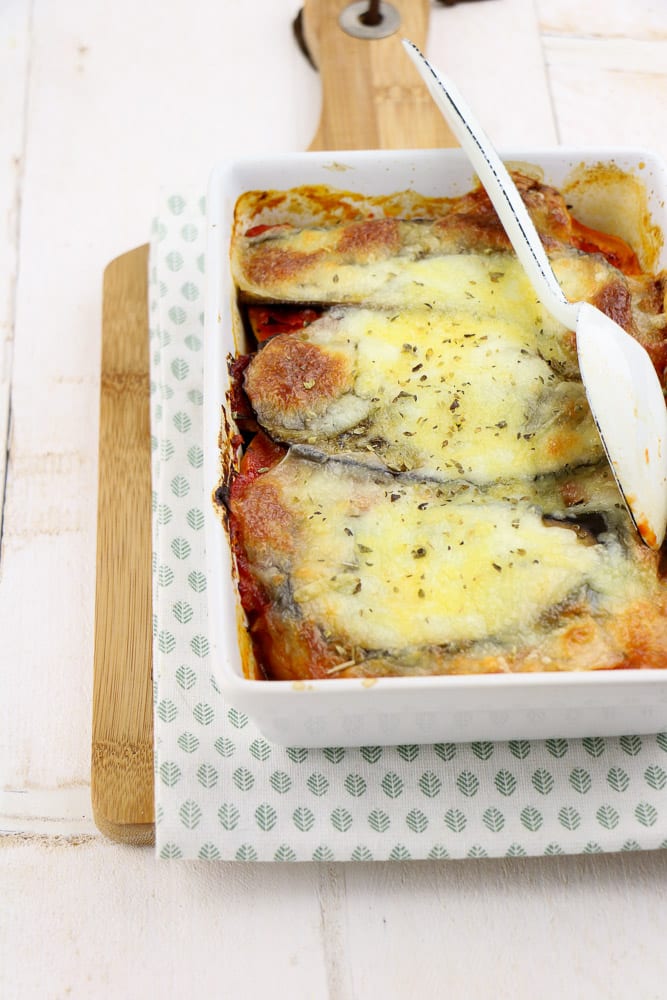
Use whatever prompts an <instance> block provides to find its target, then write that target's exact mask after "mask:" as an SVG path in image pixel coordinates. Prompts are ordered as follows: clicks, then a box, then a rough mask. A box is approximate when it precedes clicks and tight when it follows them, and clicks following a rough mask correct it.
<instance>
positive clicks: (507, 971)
mask: <svg viewBox="0 0 667 1000" xmlns="http://www.w3.org/2000/svg"><path fill="white" fill-rule="evenodd" d="M300 6H301V0H256V4H255V5H254V6H253V8H252V12H250V10H249V5H248V4H245V3H242V2H240V0H239V2H236V3H231V2H228V3H220V2H219V0H218V2H216V3H213V2H211V0H203V2H202V3H201V4H198V5H193V4H192V3H189V2H186V0H165V2H164V3H163V4H162V5H161V7H160V15H159V17H156V16H155V9H154V8H153V6H152V5H138V4H137V3H136V0H133V2H130V0H118V2H117V3H115V4H114V5H113V7H112V6H110V5H104V4H101V3H98V2H93V3H91V2H90V0H85V2H84V0H71V2H70V3H69V4H68V5H67V12H66V16H63V5H62V4H47V3H34V2H31V0H12V2H10V3H9V4H2V5H0V29H1V30H0V42H1V44H2V53H3V63H2V66H0V77H3V74H4V70H5V69H7V74H4V75H6V77H7V80H8V81H11V89H7V90H6V92H5V93H4V94H3V100H4V103H3V111H4V112H5V113H4V114H3V116H2V121H1V122H0V145H3V148H4V150H5V152H6V160H5V167H6V168H7V176H10V175H11V173H12V170H13V167H12V168H9V167H8V165H9V163H10V157H11V156H12V155H13V153H14V150H15V148H16V154H17V156H19V155H20V156H21V159H22V161H23V163H24V165H25V173H24V178H23V183H22V197H21V206H22V208H21V214H22V223H21V228H20V232H17V230H16V228H15V227H14V226H8V225H7V224H5V226H4V227H0V256H1V255H2V253H3V252H4V253H5V256H4V257H2V259H4V260H7V261H9V264H10V266H12V267H13V266H14V265H13V263H12V262H13V261H15V260H18V261H19V262H20V281H19V282H18V290H17V309H16V313H15V315H16V327H15V328H16V339H15V348H14V355H15V356H14V364H13V368H12V427H13V431H12V435H11V439H10V461H9V465H8V476H7V489H6V498H7V499H6V507H5V537H4V545H3V553H2V560H1V563H0V631H1V633H2V637H3V652H2V664H3V670H2V671H0V692H1V693H2V697H1V699H0V705H1V706H2V707H1V708H0V716H1V717H2V733H1V735H0V771H1V772H2V774H1V777H0V830H1V831H2V832H3V833H5V834H7V835H6V836H4V837H3V838H2V839H1V840H0V878H1V879H2V885H3V901H4V904H5V905H4V906H3V911H2V912H3V914H4V915H5V920H4V922H3V921H2V919H1V918H0V939H1V940H2V948H1V951H2V961H0V994H2V996H3V1000H5V998H7V1000H10V998H11V1000H14V998H15V1000H23V998H25V997H65V996H68V997H91V996H94V997H105V998H112V997H132V996H135V995H142V994H143V993H146V992H148V993H153V994H156V995H158V996H160V997H167V998H175V997H183V996H185V997H189V996H195V995H196V996H202V997H207V996H217V995H219V994H220V993H221V992H224V994H225V995H229V996H240V997H243V998H244V1000H246V998H247V1000H259V998H265V997H266V996H267V994H268V993H270V992H271V991H273V992H275V990H276V984H277V983H279V984H280V988H279V992H280V993H281V994H284V995H286V996H295V997H301V996H306V997H312V998H316V1000H366V998H374V997H379V996H382V997H385V998H386V1000H403V998H404V997H405V996H406V995H410V993H411V992H415V991H416V992H418V993H419V994H420V996H421V997H422V998H424V1000H439V998H440V997H441V996H442V995H443V992H450V993H454V995H461V996H463V997H466V998H471V1000H477V998H486V997H489V996H493V997H495V998H497V1000H522V998H526V997H530V996H533V995H535V993H538V994H539V995H540V996H542V997H545V998H546V1000H560V998H562V997H572V998H577V997H585V998H586V1000H626V998H627V997H628V995H633V996H636V997H641V998H645V997H656V998H657V997H662V996H663V995H664V992H665V988H664V984H665V981H666V979H667V956H666V954H665V949H664V947H663V940H662V938H663V931H662V924H663V918H664V912H665V901H666V898H667V851H654V852H650V853H644V852H636V851H633V852H627V853H622V854H618V855H613V856H610V855H579V856H569V857H560V858H559V857H547V858H531V859H520V858H514V859H497V860H492V859H487V860H483V861H480V860H474V861H463V862H447V863H443V862H440V861H433V862H420V863H418V864H415V863H413V862H404V863H403V862H391V863H387V864H377V863H369V864H363V863H354V864H352V863H350V864H337V865H335V864H331V865H326V864H322V865H312V864H310V865H278V864H267V865H239V864H236V863H232V862H230V863H218V864H211V863H209V862H192V863H182V862H179V863H177V864H169V863H160V864H156V863H155V860H154V858H153V854H152V852H151V851H150V850H136V849H134V848H128V847H124V846H121V845H118V844H115V843H113V842H110V841H108V840H107V839H106V838H104V837H103V836H102V835H101V834H99V835H98V833H97V830H96V828H95V827H94V825H93V823H92V820H91V819H90V811H89V810H90V800H89V790H88V777H89V762H90V719H91V702H90V695H91V679H92V670H91V663H92V636H93V616H92V612H93V591H94V583H93V581H94V566H95V536H96V523H95V504H94V493H95V484H96V479H97V451H98V434H97V409H98V400H99V386H98V375H99V336H98V331H99V328H100V321H99V312H100V305H101V282H102V273H103V269H104V267H105V265H106V263H107V262H108V261H109V260H111V259H112V258H113V257H115V256H116V255H117V254H119V253H122V252H123V251H124V250H126V249H127V248H129V247H133V246H136V245H138V244H139V243H141V242H143V240H144V239H145V238H146V237H145V234H146V232H147V231H148V227H149V225H150V219H151V213H152V210H153V207H154V204H155V195H156V185H157V184H158V183H164V184H170V183H172V182H174V181H176V182H181V181H184V180H185V181H188V182H190V181H201V183H202V184H203V183H204V181H205V177H206V174H207V171H208V169H209V167H210V164H211V163H212V162H213V160H214V159H215V158H216V157H219V156H221V155H225V154H226V153H227V152H228V151H232V152H233V151H234V150H238V149H242V150H244V151H248V152H251V153H262V154H264V153H266V154H271V153H273V152H281V151H283V150H285V149H299V148H305V147H306V146H308V144H309V142H310V140H311V138H312V136H313V133H314V131H315V128H316V125H317V121H318V117H319V102H320V98H319V79H318V76H317V75H316V74H315V73H314V72H313V70H312V69H311V68H310V67H309V66H308V64H307V63H306V61H305V59H304V58H303V56H302V55H301V54H300V53H299V52H298V50H297V49H296V46H295V44H294V42H293V39H292V36H291V28H290V25H291V18H292V17H293V16H294V15H295V14H296V11H297V10H298V8H299V7H300ZM536 9H537V10H538V11H539V12H540V13H542V15H543V17H542V21H543V32H542V45H541V44H540V35H539V32H538V31H537V28H536V23H535V10H536ZM21 11H24V12H25V15H26V23H27V19H28V14H29V13H30V18H31V27H30V30H29V31H28V30H24V29H23V28H22V27H21V25H20V24H18V25H17V24H16V21H15V18H16V17H17V16H18V15H20V13H21ZM666 21H667V5H665V4H660V3H656V2H655V0H637V2H633V3H632V4H629V3H627V0H611V2H610V0H604V2H603V0H592V2H591V3H590V4H582V3H581V2H580V0H539V3H537V4H535V3H534V2H533V0H484V2H479V3H470V4H468V3H460V4H457V5H456V6H455V7H452V8H445V7H442V8H440V7H439V5H434V6H432V8H431V20H430V30H429V46H428V51H429V52H430V54H431V56H432V58H433V59H434V60H435V61H437V64H438V65H439V66H442V67H443V69H446V70H447V72H448V73H449V74H450V75H451V76H452V77H453V78H454V79H455V80H456V82H457V84H458V85H459V86H460V88H461V90H462V92H463V93H465V95H466V97H467V99H468V101H469V103H470V104H471V105H472V106H473V107H474V108H475V110H476V111H477V112H478V114H479V116H480V118H481V119H482V122H483V124H484V127H485V128H486V130H487V131H488V133H489V135H490V136H491V137H492V139H493V140H494V142H496V143H497V144H498V145H499V146H500V147H501V148H502V147H504V148H509V147H512V146H514V145H516V146H520V145H528V144H529V143H538V144H550V143H553V141H554V139H555V136H556V129H555V122H557V124H558V128H559V134H560V135H561V136H563V137H567V139H568V140H570V139H576V141H586V140H587V137H588V135H589V134H590V131H591V128H592V127H594V128H595V131H596V138H598V137H599V136H602V133H603V132H604V133H605V134H604V138H605V141H608V142H613V141H619V140H620V139H622V137H623V135H624V134H625V132H626V129H627V128H632V130H633V131H636V132H639V130H640V129H641V130H643V131H645V133H646V135H648V136H650V137H651V142H650V144H651V145H652V146H656V145H658V146H659V147H660V148H661V149H662V151H663V155H664V154H665V148H666V144H665V139H664V137H665V136H667V102H665V101H664V99H663V100H662V102H661V101H660V95H661V94H664V92H665V91H664V86H665V83H664V75H663V74H662V73H661V74H658V75H656V74H655V73H654V72H653V71H651V72H647V73H638V72H636V68H637V67H636V64H635V62H634V45H632V44H631V43H632V42H633V41H634V40H637V39H641V40H646V41H648V40H649V39H652V40H653V41H655V43H656V45H657V46H660V45H661V44H663V41H664V39H665V37H667V34H666V31H665V22H666ZM618 36H621V37H622V38H624V39H626V40H627V42H628V46H627V47H624V48H621V49H616V50H614V60H615V67H614V69H615V72H613V69H612V68H611V67H610V69H609V72H607V71H606V70H603V69H601V67H600V62H601V56H600V55H599V53H601V52H602V51H603V50H604V51H607V40H608V39H611V38H612V37H618ZM570 42H571V43H572V44H571V46H570V44H569V43H570ZM566 43H567V47H566ZM84 50H85V51H84ZM21 51H23V53H24V54H26V55H27V54H29V60H28V59H25V60H18V59H17V56H18V55H19V54H20V52H21ZM193 51H196V53H197V58H196V59H192V58H190V56H189V55H188V53H190V55H191V53H192V52H193ZM119 52H122V53H123V72H121V73H118V65H119V55H118V54H119ZM258 52H259V53H260V54H261V53H265V52H266V53H269V54H270V58H266V59H265V58H263V57H260V58H259V59H258V60H256V61H255V63H254V68H253V74H252V85H251V84H250V83H248V84H247V85H246V81H247V80H248V65H249V60H251V61H252V59H253V56H254V55H255V54H256V53H258ZM575 56H576V60H577V62H576V63H575ZM630 58H632V60H633V61H632V62H629V59H630ZM12 59H13V60H14V63H13V64H12ZM186 63H187V73H183V72H181V71H180V70H179V67H180V68H182V67H183V66H184V65H185V64H186ZM24 65H25V69H23V67H24ZM10 66H13V68H12V70H11V72H9V68H10ZM545 68H546V69H547V70H548V74H549V80H550V83H551V88H552V90H551V94H552V97H553V106H552V108H551V109H550V105H549V91H548V90H547V87H546V80H545ZM26 75H27V77H28V79H29V81H30V82H29V87H28V92H29V101H28V102H27V117H26V130H25V141H23V140H21V141H20V143H19V142H16V143H15V142H14V140H13V139H12V138H11V136H12V134H17V135H18V132H16V133H13V132H12V128H13V127H14V126H13V125H12V121H14V124H16V122H17V121H18V120H17V119H12V118H11V115H9V114H8V112H7V102H8V101H12V102H16V98H17V92H18V89H19V88H22V87H23V82H24V78H25V76H26ZM239 80H243V81H244V86H243V88H242V90H241V89H240V88H239V83H238V81H239ZM610 81H613V84H614V91H613V98H612V97H610V92H609V88H608V85H609V83H610ZM626 82H627V83H628V84H630V86H629V87H628V88H627V89H626ZM229 94H233V95H234V99H233V100H230V99H227V95H229ZM619 102H621V103H619ZM647 107H648V108H649V109H650V112H649V113H646V111H645V109H646V108H647ZM615 108H617V109H618V110H617V111H616V112H615V111H614V109H615ZM552 111H553V114H552ZM73 129H74V130H75V132H76V135H78V136H85V142H84V141H81V142H62V141H57V140H58V137H62V136H63V135H66V136H67V135H69V134H70V133H71V132H72V130H73ZM3 139H4V142H3ZM100 149H103V150H104V155H103V156H100V152H99V151H100ZM3 169H5V168H2V167H0V173H2V170H3ZM3 176H5V175H4V174H3ZM10 190H11V189H10V188H9V187H8V188H7V190H6V191H3V196H6V199H7V203H8V204H9V203H10ZM5 218H6V217H5ZM5 278H6V279H7V280H6V282H5V287H9V279H8V275H7V274H6V275H5ZM1 443H2V446H3V448H4V447H5V444H6V442H5V441H4V440H2V442H1ZM603 784H604V783H603ZM524 792H525V794H526V796H527V801H528V800H529V799H530V793H531V789H525V790H524ZM574 794H575V793H573V795H574ZM607 794H608V795H612V796H613V795H614V794H615V793H613V792H612V791H611V790H608V793H607ZM647 794H648V795H650V789H649V788H648V786H646V785H644V786H643V787H639V786H638V787H636V788H632V787H631V788H630V789H629V790H628V792H627V793H626V795H634V796H636V801H640V799H641V798H642V797H643V796H646V795H647ZM221 798H222V796H221ZM545 801H546V800H545ZM547 804H548V803H547ZM576 804H577V803H576V802H575V801H574V800H573V805H575V806H576ZM444 808H445V807H444V806H443V810H444ZM362 833H363V831H361V830H360V836H361V834H362ZM482 937H483V939H484V942H485V947H484V960H483V961H480V939H481V938H482ZM36 940H37V941H39V942H40V954H39V957H38V958H36V956H35V941H36ZM258 940H261V941H262V950H263V960H262V962H259V963H258V962H257V942H258ZM212 956H213V957H212Z"/></svg>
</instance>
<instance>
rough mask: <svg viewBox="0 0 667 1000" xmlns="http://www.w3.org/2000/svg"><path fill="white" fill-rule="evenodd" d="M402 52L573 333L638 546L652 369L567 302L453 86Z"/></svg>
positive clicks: (649, 456) (665, 461) (650, 493)
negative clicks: (635, 533) (637, 537)
mask: <svg viewBox="0 0 667 1000" xmlns="http://www.w3.org/2000/svg"><path fill="white" fill-rule="evenodd" d="M403 45H404V46H405V49H406V51H407V53H408V55H409V56H410V57H411V59H412V61H413V62H414V64H415V65H416V67H417V69H418V70H419V72H420V74H421V76H422V77H423V79H424V81H425V83H426V85H427V87H428V89H429V91H430V93H431V96H432V97H433V100H434V101H435V103H436V104H437V106H438V107H439V109H440V111H441V112H442V114H443V115H444V117H445V119H446V121H447V123H448V125H449V127H450V128H451V130H452V132H453V133H454V135H455V136H456V138H457V139H458V140H459V142H460V143H461V146H462V147H463V149H464V151H465V152H466V154H467V155H468V158H469V160H470V162H471V163H472V165H473V167H474V168H475V170H476V171H477V174H478V176H479V179H480V181H481V182H482V184H483V185H484V187H485V188H486V191H487V194H488V195H489V198H490V199H491V201H492V203H493V206H494V208H495V210H496V212H497V213H498V216H499V217H500V221H501V222H502V224H503V226H504V228H505V231H506V233H507V235H508V237H509V240H510V242H511V244H512V246H513V247H514V251H515V253H516V255H517V257H518V258H519V261H520V262H521V264H522V266H523V268H524V270H525V272H526V274H527V276H528V278H529V279H530V282H531V284H532V286H533V288H534V289H535V292H536V294H537V295H538V297H539V299H540V301H541V302H542V304H543V305H544V307H545V308H546V309H547V310H548V311H549V312H550V313H551V314H552V315H553V316H554V318H555V319H557V320H558V321H559V322H560V323H562V324H563V325H564V326H566V327H567V328H568V329H569V330H574V331H575V332H576V338H577V354H578V358H579V368H580V371H581V378H582V382H583V384H584V388H585V390H586V397H587V399H588V404H589V406H590V408H591V413H592V414H593V419H594V420H595V423H596V425H597V428H598V431H599V432H600V438H601V439H602V444H603V446H604V450H605V452H606V454H607V458H608V459H609V464H610V466H611V470H612V472H613V474H614V478H615V480H616V483H617V485H618V488H619V490H620V493H621V496H622V497H623V499H624V501H625V504H626V506H627V508H628V511H629V513H630V517H631V518H632V520H633V522H634V524H635V527H636V528H637V531H638V532H639V535H640V537H641V538H642V540H643V541H644V542H645V543H646V545H648V546H649V547H650V548H652V549H658V548H660V546H661V545H662V542H663V540H664V538H665V531H666V529H667V406H666V405H665V398H664V395H663V391H662V387H661V385H660V381H659V379H658V376H657V374H656V371H655V368H654V367H653V363H652V362H651V359H650V358H649V356H648V354H647V353H646V351H645V350H644V348H643V347H642V346H641V344H639V343H638V342H637V341H636V340H635V339H634V338H633V337H631V336H630V334H628V333H626V332H625V330H623V328H622V327H620V326H619V325H618V323H615V322H614V321H613V320H611V319H609V317H608V316H606V315H605V314H604V313H603V312H601V311H600V310H599V309H596V308H595V306H592V305H590V304H589V303H588V302H569V301H568V300H567V299H566V298H565V295H564V294H563V291H562V289H561V287H560V285H559V284H558V281H557V280H556V276H555V274H554V273H553V271H552V269H551V265H550V263H549V259H548V257H547V255H546V252H545V250H544V247H543V246H542V242H541V240H540V238H539V236H538V234H537V231H536V229H535V226H534V225H533V222H532V220H531V218H530V216H529V214H528V211H527V209H526V206H525V205H524V203H523V200H522V198H521V195H520V194H519V192H518V191H517V189H516V186H515V184H514V182H513V180H512V178H511V177H510V175H509V174H508V172H507V170H506V169H505V166H504V165H503V163H502V161H501V159H500V157H499V156H498V154H497V153H496V151H495V149H494V148H493V146H492V145H491V142H490V141H489V139H488V138H487V136H486V135H485V133H484V131H483V130H482V128H481V127H480V125H479V124H478V123H477V122H476V121H475V118H474V116H473V115H472V114H471V112H470V109H469V108H468V107H467V106H466V104H465V102H464V100H463V99H462V97H461V95H460V94H459V93H458V91H457V89H456V87H455V86H454V85H453V84H452V83H451V82H450V81H449V80H447V79H446V78H445V77H444V76H443V75H442V74H441V73H439V72H437V71H436V70H435V69H434V68H433V67H432V66H431V64H430V63H429V62H428V61H427V60H426V59H425V58H424V56H423V55H422V53H421V52H420V51H419V49H418V48H417V46H416V45H415V44H414V43H413V42H410V41H408V40H407V39H405V40H404V41H403Z"/></svg>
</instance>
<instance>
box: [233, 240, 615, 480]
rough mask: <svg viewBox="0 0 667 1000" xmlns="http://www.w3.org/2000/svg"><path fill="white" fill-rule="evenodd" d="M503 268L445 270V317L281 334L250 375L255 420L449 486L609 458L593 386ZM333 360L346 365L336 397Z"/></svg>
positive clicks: (365, 312) (454, 265)
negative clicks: (591, 398) (592, 407)
mask: <svg viewBox="0 0 667 1000" xmlns="http://www.w3.org/2000/svg"><path fill="white" fill-rule="evenodd" d="M498 266H499V265H498V264H497V263H495V264H494V263H493V262H492V261H489V260H488V258H484V257H475V256H472V255H470V256H461V257H453V258H451V259H450V260H448V261H447V268H446V269H445V270H444V271H443V275H442V276H443V281H444V287H445V288H446V289H450V288H451V289H452V294H451V296H450V295H449V294H444V295H443V297H442V302H443V309H439V310H437V311H436V310H429V309H424V308H422V309H414V308H413V309H410V310H401V311H396V312H390V311H382V310H369V309H347V310H334V311H332V312H331V313H329V314H327V315H325V317H323V318H322V319H321V320H319V321H318V322H316V323H313V324H312V325H311V326H310V327H308V328H307V330H305V331H303V332H302V333H299V334H286V335H284V336H282V337H278V338H275V340H274V341H271V342H269V343H268V344H267V345H266V346H265V347H264V349H263V350H262V351H260V352H259V354H258V355H257V356H256V358H255V359H254V361H253V362H252V363H251V365H250V368H249V371H248V373H247V375H246V389H247V392H248V395H249V397H250V400H251V402H252V404H253V408H254V409H255V412H256V413H257V416H258V419H259V421H260V422H261V423H262V425H263V426H264V427H265V428H266V429H267V430H268V431H269V433H270V434H271V435H272V436H274V437H277V438H279V439H280V440H282V441H285V442H288V443H292V444H294V443H301V444H307V445H311V446H313V447H314V448H315V449H317V450H320V451H322V452H324V453H327V454H334V455H335V454H339V453H348V454H351V455H355V456H356V457H358V458H359V459H360V460H363V459H365V460H368V458H369V455H370V454H372V455H375V456H376V457H378V458H379V459H380V460H381V461H382V462H383V463H384V464H385V465H386V466H387V467H388V468H390V469H392V470H396V471H414V472H416V473H418V474H423V475H424V476H427V477H435V478H438V479H440V480H447V479H461V478H463V479H466V480H469V481H471V482H475V483H488V482H493V481H494V480H496V479H499V478H500V479H502V478H507V477H508V475H509V476H511V478H523V479H529V478H533V477H535V476H538V475H543V474H545V473H550V472H553V471H556V470H558V469H562V468H563V467H566V466H574V465H578V464H582V463H591V462H595V461H597V460H599V459H600V458H601V457H602V446H601V443H600V440H599V435H598V433H597V430H596V428H595V425H594V423H593V420H592V417H591V416H590V411H589V408H588V404H587V402H586V398H585V393H584V390H583V386H582V385H581V382H580V381H578V380H577V381H573V380H565V379H563V378H562V377H561V375H560V374H559V373H560V372H561V371H565V372H566V374H569V373H571V372H575V373H576V372H577V367H576V358H575V357H574V356H573V354H572V350H571V346H570V342H569V340H568V339H567V338H566V336H565V331H564V329H563V328H562V327H558V326H557V325H556V324H554V323H547V324H545V323H544V320H543V317H542V311H541V308H540V306H539V303H537V302H536V301H535V298H534V296H533V295H532V292H531V291H530V289H529V288H528V287H527V286H526V283H525V280H524V277H523V272H522V271H521V268H520V266H519V265H518V264H517V263H516V262H515V261H512V260H509V259H505V260H504V261H503V270H502V271H500V270H494V269H493V268H494V267H496V268H497V267H498ZM466 307H467V308H466ZM296 342H300V343H303V344H304V347H303V350H302V351H299V349H298V347H297V346H296ZM305 345H308V348H307V349H306V347H305ZM313 345H314V346H316V347H317V348H319V351H317V352H314V353H313V349H312V348H313ZM288 352H289V363H288V364H286V365H285V366H284V367H281V368H280V369H279V370H278V361H277V358H279V357H280V356H281V355H283V354H287V353H288ZM324 357H328V358H329V361H330V364H329V366H328V367H329V369H333V368H334V366H337V367H338V368H340V366H341V365H343V364H344V365H345V369H346V370H345V377H340V378H339V380H338V383H337V391H335V392H332V391H331V382H332V379H331V378H330V377H329V378H322V372H323V371H324V370H326V368H327V366H326V364H325V363H324V361H323V358H324ZM303 387H306V389H305V391H304V388H303Z"/></svg>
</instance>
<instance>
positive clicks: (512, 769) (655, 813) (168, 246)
mask: <svg viewBox="0 0 667 1000" xmlns="http://www.w3.org/2000/svg"><path fill="white" fill-rule="evenodd" d="M205 237H206V218H205V200H204V198H203V196H202V194H201V192H200V191H185V190H183V191H178V192H175V193H171V194H166V195H165V196H164V199H163V202H162V203H161V205H160V207H159V211H158V214H157V217H156V219H155V222H154V225H153V232H152V240H151V253H150V275H149V277H150V286H149V295H150V338H151V341H150V342H151V419H152V447H153V580H154V586H153V610H154V661H153V662H154V676H155V745H156V753H155V792H156V843H157V846H156V850H157V854H158V856H159V857H161V858H186V859H193V858H202V859H211V860H216V859H236V860H238V861H349V860H359V861H368V860H378V861H379V860H388V859H396V860H405V859H408V858H414V859H423V858H463V857H470V858H481V857H500V856H506V857H512V856H525V855H538V854H540V855H541V854H573V853H581V852H585V853H594V852H601V851H623V850H641V849H648V848H658V847H665V846H667V733H658V734H656V735H653V736H641V737H640V736H636V735H632V734H628V735H627V736H621V737H619V738H604V739H603V738H600V737H595V736H591V737H590V738H588V739H581V740H573V739H568V740H565V739H551V740H546V741H544V742H540V741H535V740H532V741H528V740H513V741H511V742H508V743H492V742H486V741H478V742H476V743H471V744H465V745H464V744H453V743H449V742H442V743H436V744H435V745H429V746H417V745H407V746H389V747H380V746H367V747H360V748H358V749H350V748H342V747H328V748H325V749H322V750H313V749H304V748H302V747H291V748H289V749H285V748H283V747H279V746H275V745H272V744H271V743H269V742H268V741H267V740H266V739H264V737H263V736H262V735H261V734H260V733H259V732H258V731H257V729H256V728H255V726H254V725H253V722H252V720H251V719H249V718H248V717H247V716H246V715H245V714H243V713H242V712H240V711H238V710H237V709H236V708H235V707H234V705H231V704H228V703H227V702H226V701H225V699H224V698H223V697H222V696H221V694H220V691H219V689H218V685H217V684H216V679H215V675H214V668H213V664H212V663H211V662H210V657H209V645H208V637H207V621H206V619H207V609H206V575H205V558H204V555H205V550H204V530H203V525H204V507H205V505H206V504H207V503H208V502H209V497H210V494H211V491H212V489H213V487H214V486H215V484H214V483H205V482H204V481H203V450H202V402H203V395H202V361H203V339H204V335H205V334H204V282H205V269H206V268H205V253H204V251H205V243H206V239H205ZM230 641H234V638H233V637H230ZM332 683H335V682H332Z"/></svg>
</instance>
